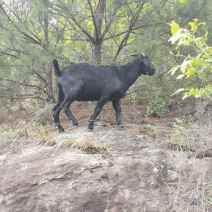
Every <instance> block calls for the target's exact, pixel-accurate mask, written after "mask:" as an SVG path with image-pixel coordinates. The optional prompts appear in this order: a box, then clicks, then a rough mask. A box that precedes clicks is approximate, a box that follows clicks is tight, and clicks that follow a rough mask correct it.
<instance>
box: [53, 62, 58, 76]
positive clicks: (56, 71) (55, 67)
mask: <svg viewBox="0 0 212 212" xmlns="http://www.w3.org/2000/svg"><path fill="white" fill-rule="evenodd" d="M53 65H54V71H55V75H56V76H57V77H58V76H60V68H59V64H58V62H57V60H53Z"/></svg>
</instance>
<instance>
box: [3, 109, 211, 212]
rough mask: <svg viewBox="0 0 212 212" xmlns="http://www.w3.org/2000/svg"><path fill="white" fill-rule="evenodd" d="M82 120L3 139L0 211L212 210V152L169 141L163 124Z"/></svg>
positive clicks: (157, 211) (155, 211) (154, 211)
mask: <svg viewBox="0 0 212 212" xmlns="http://www.w3.org/2000/svg"><path fill="white" fill-rule="evenodd" d="M103 114H104V112H103ZM79 116H80V115H79ZM108 116H109V115H108ZM83 120H84V119H82V121H81V126H79V127H73V126H71V125H70V123H69V122H67V121H65V120H63V125H64V128H65V129H66V133H64V134H60V133H58V132H56V131H55V130H54V129H53V124H51V125H50V126H49V127H48V128H47V131H48V132H51V133H48V134H45V133H46V132H43V131H41V130H40V131H39V132H40V133H37V134H36V133H35V134H33V136H34V140H36V136H37V138H38V139H37V141H40V142H32V141H30V140H29V138H30V137H32V132H31V131H29V130H28V128H27V127H26V128H25V130H24V131H23V135H22V136H19V140H18V139H17V140H13V141H9V140H8V141H7V143H4V144H2V145H1V149H0V150H1V151H0V152H1V155H0V211H1V212H18V211H20V212H25V211H35V212H41V211H45V212H46V211H49V212H50V211H51V212H56V211H62V212H63V211H64V212H69V211H74V212H75V211H76V212H81V211H82V212H85V211H86V212H103V211H105V212H106V211H108V212H119V211H120V212H122V211H127V212H128V211H129V212H131V211H132V212H134V211H139V212H140V211H141V212H147V211H148V212H165V211H167V212H171V211H172V212H174V211H175V212H180V211H182V212H184V211H190V212H193V211H199V212H206V211H208V212H210V211H212V182H211V179H212V166H211V157H203V158H201V159H200V158H199V157H195V154H193V155H192V154H188V152H189V151H179V150H176V149H170V148H169V147H168V146H167V145H165V144H164V143H163V142H161V141H160V139H159V138H160V137H159V136H158V134H157V133H158V132H161V130H155V129H156V128H157V126H156V125H151V126H150V124H146V123H145V124H144V123H143V124H141V123H140V124H139V123H133V122H125V128H124V129H122V130H120V129H117V128H116V126H115V125H112V124H111V123H105V122H102V120H101V119H100V120H99V121H98V122H97V123H95V129H94V131H88V130H87V128H86V125H85V124H86V121H84V122H83ZM103 120H105V117H103ZM155 121H156V120H155ZM167 125H169V123H168V122H167ZM30 133H31V134H30ZM41 134H42V135H41ZM164 134H168V132H167V133H166V131H165V130H163V136H164ZM41 137H42V139H41ZM20 138H21V142H20ZM24 138H25V140H24ZM41 140H43V141H41Z"/></svg>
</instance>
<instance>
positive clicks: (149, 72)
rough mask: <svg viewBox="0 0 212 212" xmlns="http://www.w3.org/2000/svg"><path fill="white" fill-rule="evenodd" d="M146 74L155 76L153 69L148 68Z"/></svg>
mask: <svg viewBox="0 0 212 212" xmlns="http://www.w3.org/2000/svg"><path fill="white" fill-rule="evenodd" d="M146 74H147V75H149V76H153V75H154V74H155V69H154V68H150V69H149V71H147V72H146Z"/></svg>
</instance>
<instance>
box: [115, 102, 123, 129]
mask: <svg viewBox="0 0 212 212" xmlns="http://www.w3.org/2000/svg"><path fill="white" fill-rule="evenodd" d="M112 103H113V108H114V110H115V111H116V124H117V125H118V127H119V128H123V125H122V119H121V106H120V104H119V100H118V101H113V102H112Z"/></svg>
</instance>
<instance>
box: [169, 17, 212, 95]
mask: <svg viewBox="0 0 212 212" xmlns="http://www.w3.org/2000/svg"><path fill="white" fill-rule="evenodd" d="M205 25H206V24H205V23H203V22H200V23H199V22H198V20H197V19H194V21H193V22H189V26H190V29H185V28H180V26H179V24H177V23H176V22H175V21H172V23H171V24H170V26H171V33H172V37H171V38H170V39H169V41H170V42H171V43H172V44H176V46H177V47H176V50H177V54H175V55H176V56H178V57H181V58H183V62H182V63H181V64H180V65H177V66H175V67H173V68H172V69H171V70H170V72H171V74H172V75H173V74H175V73H176V72H177V71H180V72H181V73H180V74H179V75H178V76H177V79H178V80H180V79H182V78H185V79H186V80H188V81H191V78H194V79H196V80H198V82H199V83H198V84H195V83H193V84H192V85H191V86H190V87H188V88H180V89H179V90H177V91H176V92H175V93H174V94H178V93H180V92H182V91H183V92H184V93H183V95H184V97H183V98H186V97H188V96H195V97H196V98H198V97H204V96H206V97H207V98H210V99H211V95H212V85H211V79H212V66H211V63H212V47H210V46H208V45H207V43H206V42H207V37H208V33H207V32H205V34H204V35H202V36H199V37H197V34H198V32H199V30H200V27H201V28H203V29H204V28H205ZM190 47H192V49H193V52H192V53H190V54H189V53H188V54H186V52H185V51H184V48H190ZM183 51H184V53H182V52H183ZM172 54H173V53H172Z"/></svg>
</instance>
